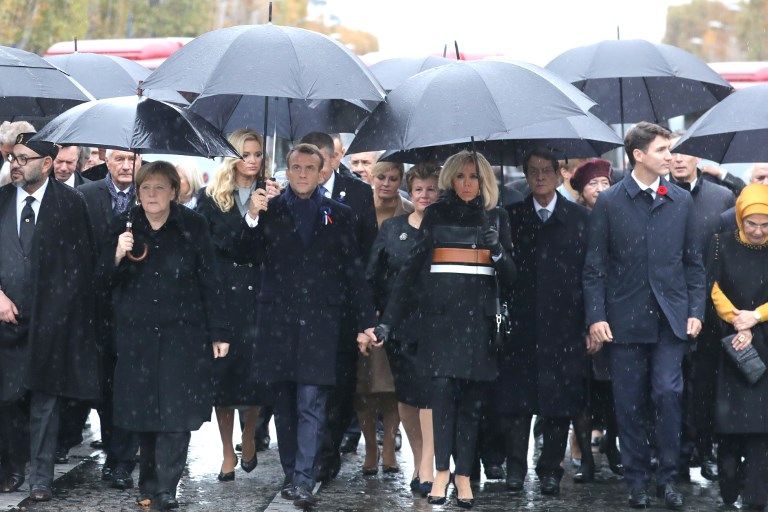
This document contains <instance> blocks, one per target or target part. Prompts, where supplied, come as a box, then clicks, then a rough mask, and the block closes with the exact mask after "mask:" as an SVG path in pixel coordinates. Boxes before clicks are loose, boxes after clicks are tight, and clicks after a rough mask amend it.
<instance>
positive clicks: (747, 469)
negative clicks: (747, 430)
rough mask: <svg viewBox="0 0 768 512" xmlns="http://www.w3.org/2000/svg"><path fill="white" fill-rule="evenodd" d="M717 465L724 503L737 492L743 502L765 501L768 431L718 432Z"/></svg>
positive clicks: (761, 503)
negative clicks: (749, 432)
mask: <svg viewBox="0 0 768 512" xmlns="http://www.w3.org/2000/svg"><path fill="white" fill-rule="evenodd" d="M742 458H743V459H744V460H743V461H742ZM717 468H718V476H719V480H720V494H721V496H722V497H723V501H724V502H725V503H727V504H731V503H733V502H734V501H736V498H738V496H739V494H741V501H742V503H743V504H744V505H745V506H759V507H764V506H765V505H766V504H767V503H768V434H730V435H721V436H719V440H718V446H717Z"/></svg>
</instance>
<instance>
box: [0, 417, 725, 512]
mask: <svg viewBox="0 0 768 512" xmlns="http://www.w3.org/2000/svg"><path fill="white" fill-rule="evenodd" d="M91 422H92V424H93V425H94V427H95V428H94V432H92V433H91V435H90V436H88V439H86V441H85V442H84V443H83V445H81V446H80V447H77V448H76V449H73V450H72V452H71V454H70V464H69V465H66V466H57V473H60V474H61V475H62V476H61V477H60V478H58V479H57V480H56V482H55V489H54V499H53V501H51V502H49V503H41V504H38V503H31V502H30V501H29V500H24V498H25V497H26V492H28V491H26V492H17V493H12V494H7V495H0V511H6V510H12V511H28V512H53V511H56V512H59V511H83V512H102V511H103V512H114V511H130V512H139V511H141V510H143V509H141V508H140V507H139V506H137V505H136V504H135V502H134V500H135V498H136V494H137V493H136V490H135V489H133V490H127V491H119V490H116V489H111V488H110V487H109V486H108V485H107V483H106V482H103V481H101V463H102V462H103V455H102V454H101V452H100V451H95V450H93V449H91V448H89V447H88V442H89V441H90V440H91V439H93V438H98V430H97V429H98V418H97V417H96V416H95V414H94V415H92V416H91ZM236 438H237V437H236ZM272 439H273V440H274V439H275V436H274V430H273V431H272ZM363 451H364V448H363V445H362V443H361V445H360V447H359V449H358V453H357V454H350V455H345V456H344V464H343V466H342V470H341V473H340V475H339V478H338V479H337V480H335V481H334V482H332V483H331V484H329V485H327V486H324V487H323V488H322V489H321V490H320V492H319V494H318V498H319V505H318V507H317V509H316V510H317V511H318V512H358V511H359V512H394V511H400V510H405V511H432V510H434V511H435V512H440V511H442V510H459V509H458V507H457V506H456V503H455V499H454V501H452V502H450V501H449V503H448V504H447V505H445V506H442V507H438V506H435V507H433V506H431V505H429V504H427V502H426V499H422V498H420V497H416V496H414V494H412V493H411V491H410V489H409V487H408V484H409V482H410V479H411V475H412V472H413V465H412V463H411V461H410V449H409V448H408V445H407V443H406V442H405V439H404V446H403V449H402V450H401V451H400V452H399V453H398V461H399V463H400V467H401V473H399V474H386V475H385V474H382V473H379V475H377V476H373V477H363V476H362V474H361V473H360V467H361V465H362V457H363ZM597 461H598V463H600V464H605V460H604V457H603V456H602V455H597ZM220 464H221V445H220V442H219V437H218V431H217V430H216V425H215V423H206V424H205V425H204V426H203V428H202V429H201V430H200V431H198V432H194V433H193V435H192V442H191V444H190V452H189V458H188V464H187V469H186V470H185V473H184V476H183V478H182V481H181V484H180V487H179V493H178V499H179V502H180V504H181V510H185V511H189V512H198V511H232V512H240V511H242V512H245V511H248V512H282V511H293V510H296V509H295V508H294V507H293V505H292V504H290V503H288V502H286V501H284V500H282V499H280V498H279V497H277V491H278V489H279V486H280V484H281V483H282V479H283V475H282V471H281V469H280V463H279V460H278V455H277V449H276V446H275V443H274V442H273V443H272V446H271V448H270V450H268V451H266V452H261V453H259V465H258V467H257V468H256V469H255V470H254V471H253V472H252V473H250V474H247V473H245V472H244V471H242V470H241V469H239V468H238V470H237V472H236V479H235V481H234V482H219V481H218V480H217V479H216V475H217V474H218V472H219V469H220ZM566 465H567V466H568V467H567V468H566V474H565V476H564V478H563V481H562V484H561V493H560V496H558V497H542V496H541V494H540V493H539V489H538V480H537V479H536V476H535V473H534V472H533V471H530V472H529V475H528V478H527V479H526V485H525V491H524V492H523V493H521V494H520V495H517V496H516V495H512V494H510V493H508V492H507V491H506V489H505V486H504V482H503V481H488V480H485V479H483V480H482V481H481V483H480V485H479V487H477V488H476V490H475V497H476V498H477V504H476V506H475V509H477V510H483V511H488V512H497V511H509V510H524V511H530V512H543V511H551V512H565V511H585V512H587V511H588V512H596V511H613V510H630V509H629V508H627V507H626V491H625V488H624V485H623V482H622V480H621V479H620V478H618V477H616V476H615V475H613V474H612V473H611V472H610V470H609V469H608V468H607V466H605V467H602V469H601V470H600V472H599V473H598V475H597V481H596V482H595V483H593V484H587V485H575V484H573V482H572V475H573V468H572V467H571V465H570V464H566ZM691 477H692V483H691V484H685V485H682V486H681V488H682V490H683V492H684V493H685V495H686V507H685V510H688V511H713V510H726V508H725V507H723V505H722V502H721V501H720V499H719V494H718V489H717V485H716V484H713V483H712V482H708V481H706V480H704V479H703V478H701V477H700V476H699V471H698V469H693V470H691ZM134 479H135V480H137V481H138V472H136V473H134ZM454 496H455V494H454V491H453V489H452V488H451V490H450V491H449V497H454ZM658 505H659V508H661V504H658Z"/></svg>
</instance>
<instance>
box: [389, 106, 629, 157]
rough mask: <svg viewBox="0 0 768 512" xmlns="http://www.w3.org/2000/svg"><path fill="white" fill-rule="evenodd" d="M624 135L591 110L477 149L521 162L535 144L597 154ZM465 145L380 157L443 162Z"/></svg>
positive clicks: (568, 153)
mask: <svg viewBox="0 0 768 512" xmlns="http://www.w3.org/2000/svg"><path fill="white" fill-rule="evenodd" d="M622 144H623V142H622V140H621V138H620V137H619V136H618V135H616V132H614V131H613V129H611V127H610V126H608V125H606V124H605V123H603V122H602V121H600V120H599V119H598V118H597V117H595V116H593V115H592V114H586V115H579V116H572V117H567V118H563V119H555V120H552V121H546V122H543V123H538V124H533V125H530V126H524V127H521V128H518V129H515V130H512V131H509V132H505V133H501V134H496V135H493V136H491V137H489V138H488V139H486V140H483V141H477V142H475V144H474V149H475V150H477V151H479V152H481V153H482V154H483V156H485V157H486V158H487V159H488V161H489V162H491V163H492V164H495V165H521V164H522V163H523V160H524V159H525V156H526V155H527V154H528V153H529V152H530V151H531V150H532V149H534V148H538V147H546V148H548V149H550V150H552V151H553V152H554V153H555V154H556V155H558V156H559V157H561V158H588V157H598V156H601V155H603V154H604V153H607V152H608V151H610V150H612V149H615V148H617V147H621V146H622ZM463 149H468V150H471V149H473V145H472V143H471V142H469V143H467V142H466V141H461V140H459V141H456V142H451V143H446V144H441V145H439V146H429V147H423V148H416V149H411V150H405V151H389V152H387V153H385V154H384V155H383V156H382V157H381V158H380V160H384V161H388V162H402V163H418V162H442V161H444V160H445V159H446V158H448V157H449V156H451V155H452V154H454V153H457V152H459V151H461V150H463Z"/></svg>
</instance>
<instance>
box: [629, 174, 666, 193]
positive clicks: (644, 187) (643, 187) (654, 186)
mask: <svg viewBox="0 0 768 512" xmlns="http://www.w3.org/2000/svg"><path fill="white" fill-rule="evenodd" d="M632 179H633V180H635V183H637V186H638V187H640V190H648V189H649V188H650V189H651V191H652V192H653V195H654V197H655V196H656V191H657V190H658V189H659V185H661V178H660V177H658V176H657V177H656V180H655V181H654V182H653V183H651V184H650V185H646V184H645V183H643V182H642V181H640V180H638V179H637V176H636V175H635V171H634V169H633V170H632Z"/></svg>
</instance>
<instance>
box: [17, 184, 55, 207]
mask: <svg viewBox="0 0 768 512" xmlns="http://www.w3.org/2000/svg"><path fill="white" fill-rule="evenodd" d="M49 179H50V178H45V182H43V185H42V186H41V187H40V188H39V189H37V190H35V192H34V193H32V194H30V193H28V192H27V191H26V190H24V189H23V188H21V187H16V202H17V203H18V204H21V203H23V202H24V201H25V200H26V199H27V197H28V196H32V197H34V198H35V200H36V201H37V202H38V203H40V204H42V202H43V196H44V195H45V189H46V188H48V180H49Z"/></svg>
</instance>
